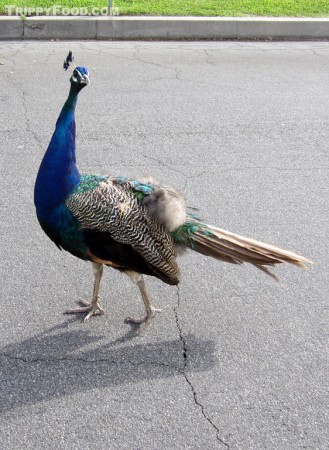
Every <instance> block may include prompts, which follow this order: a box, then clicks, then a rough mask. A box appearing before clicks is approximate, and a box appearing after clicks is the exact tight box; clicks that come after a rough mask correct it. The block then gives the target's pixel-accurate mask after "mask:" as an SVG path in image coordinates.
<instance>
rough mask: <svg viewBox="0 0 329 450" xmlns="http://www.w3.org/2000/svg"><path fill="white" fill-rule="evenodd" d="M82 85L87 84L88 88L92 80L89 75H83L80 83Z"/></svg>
mask: <svg viewBox="0 0 329 450" xmlns="http://www.w3.org/2000/svg"><path fill="white" fill-rule="evenodd" d="M80 83H81V84H85V85H86V86H88V84H90V79H89V76H88V75H83V76H82V78H81V81H80Z"/></svg>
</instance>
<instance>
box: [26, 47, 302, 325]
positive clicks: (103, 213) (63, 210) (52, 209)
mask: <svg viewBox="0 0 329 450" xmlns="http://www.w3.org/2000/svg"><path fill="white" fill-rule="evenodd" d="M69 66H70V68H71V69H72V71H73V72H72V76H71V78H70V91H69V95H68V98H67V100H66V101H65V103H64V106H63V108H62V110H61V113H60V115H59V117H58V119H57V122H56V127H55V131H54V133H53V135H52V138H51V141H50V143H49V146H48V148H47V150H46V153H45V155H44V157H43V159H42V162H41V165H40V168H39V171H38V174H37V178H36V182H35V189H34V203H35V207H36V214H37V218H38V221H39V223H40V225H41V228H42V229H43V231H44V232H45V233H46V235H47V236H48V237H49V238H50V239H51V240H52V241H53V242H54V243H55V244H56V246H57V247H58V248H59V249H63V250H66V251H68V252H70V253H71V254H72V255H74V256H76V257H77V258H80V259H82V260H85V261H90V262H91V263H92V268H93V274H94V289H93V295H92V300H91V303H90V304H89V303H85V304H84V306H82V307H79V308H74V309H68V310H67V311H66V312H67V313H87V314H86V315H85V317H84V321H87V320H88V319H89V318H90V317H92V316H93V315H96V314H104V309H103V308H102V307H101V305H100V302H99V287H100V282H101V278H102V273H103V266H104V265H105V266H109V267H112V268H113V269H117V270H119V271H121V272H123V273H125V274H126V275H128V277H129V278H130V279H131V280H132V282H133V283H135V284H136V285H137V286H138V288H139V290H140V294H141V297H142V300H143V302H144V306H145V310H146V314H145V316H143V317H141V318H133V317H128V318H127V319H126V321H128V322H134V323H137V324H144V325H143V326H146V325H147V324H148V323H149V322H150V321H151V319H152V318H153V317H154V316H155V313H156V312H157V311H161V310H159V309H156V308H155V307H154V306H153V305H152V304H151V301H150V298H149V296H148V293H147V290H146V287H145V282H144V277H143V275H151V276H154V277H157V278H159V279H160V280H162V281H163V282H164V283H167V284H169V285H177V284H178V283H179V281H180V270H179V267H178V264H177V256H178V255H179V254H180V253H181V251H182V250H184V249H190V250H193V251H195V252H198V253H201V254H203V255H206V256H211V257H213V258H216V259H218V260H221V261H226V262H228V263H233V264H242V263H243V262H248V263H250V264H252V265H254V266H255V267H256V268H258V269H261V270H262V271H264V272H266V273H267V274H269V275H270V276H272V277H273V278H276V276H275V275H274V274H273V273H271V272H270V271H269V270H268V267H267V266H273V265H275V264H280V263H290V264H293V265H295V266H298V267H302V268H306V264H307V263H310V261H309V260H308V259H306V258H304V257H302V256H299V255H297V254H295V253H292V252H290V251H287V250H283V249H281V248H278V247H275V246H273V245H269V244H264V243H261V242H258V241H256V240H252V239H249V238H245V237H243V236H239V235H237V234H234V233H231V232H228V231H225V230H223V229H220V228H216V227H213V226H210V225H207V224H206V223H203V222H202V221H201V220H199V219H198V218H197V217H196V216H195V214H191V213H189V212H187V208H186V205H185V199H184V197H183V195H182V194H181V193H179V192H178V191H177V190H176V189H174V188H172V187H170V186H167V185H164V184H161V183H159V182H158V181H157V180H155V179H153V178H151V177H150V178H141V179H139V180H137V179H134V178H128V177H123V176H104V175H96V174H94V175H92V174H89V175H85V174H80V173H79V170H78V167H77V164H76V155H75V151H76V149H75V135H76V131H75V117H74V112H75V107H76V104H77V99H78V94H79V93H80V91H81V90H82V89H83V88H84V87H85V86H87V85H89V83H90V79H89V71H88V69H87V68H85V67H82V66H78V67H75V66H74V64H73V57H72V53H71V52H70V53H69V55H68V57H67V58H66V60H65V62H64V68H65V69H67V68H68V67H69Z"/></svg>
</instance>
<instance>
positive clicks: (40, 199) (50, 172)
mask: <svg viewBox="0 0 329 450" xmlns="http://www.w3.org/2000/svg"><path fill="white" fill-rule="evenodd" d="M78 93H79V90H77V89H76V88H75V87H74V86H73V85H71V89H70V93H69V96H68V98H67V100H66V102H65V104H64V106H63V109H62V111H61V113H60V115H59V117H58V119H57V122H56V129H55V131H54V134H53V136H52V138H51V141H50V144H49V146H48V149H47V151H46V153H45V155H44V157H43V160H42V162H41V165H40V168H39V172H38V175H37V179H36V183H35V189H34V203H35V206H36V208H37V213H38V216H47V214H48V213H49V212H50V211H51V210H53V209H54V208H56V207H58V206H59V205H60V204H61V203H63V202H64V201H65V200H66V198H67V197H68V196H69V195H70V193H71V192H72V191H73V190H74V188H75V187H76V186H77V185H78V184H79V181H80V175H79V172H78V169H77V166H76V160H75V119H74V110H75V106H76V103H77V99H78Z"/></svg>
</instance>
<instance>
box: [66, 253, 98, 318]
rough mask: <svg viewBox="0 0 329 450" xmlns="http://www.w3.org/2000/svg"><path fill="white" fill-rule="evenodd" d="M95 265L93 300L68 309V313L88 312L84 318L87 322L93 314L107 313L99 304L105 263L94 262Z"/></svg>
mask: <svg viewBox="0 0 329 450" xmlns="http://www.w3.org/2000/svg"><path fill="white" fill-rule="evenodd" d="M92 265H93V273H94V277H95V280H94V291H93V298H92V300H91V303H86V302H82V303H83V304H84V305H86V306H83V307H81V308H74V309H68V310H66V311H65V312H66V314H76V313H84V312H87V313H88V314H87V315H86V317H85V318H84V319H83V321H84V322H86V321H87V320H88V319H90V317H91V316H95V315H97V314H105V311H104V309H103V308H102V307H101V306H100V304H99V295H98V293H99V285H100V282H101V278H102V274H103V264H100V263H94V262H93V263H92Z"/></svg>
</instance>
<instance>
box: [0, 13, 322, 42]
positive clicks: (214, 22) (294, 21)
mask: <svg viewBox="0 0 329 450" xmlns="http://www.w3.org/2000/svg"><path fill="white" fill-rule="evenodd" d="M22 39H43V40H47V39H59V40H77V39H78V40H83V39H91V40H120V39H121V40H147V39H157V40H180V39H186V40H199V39H205V40H220V39H259V40H268V39H269V40H270V39H273V40H275V39H277V40H329V18H316V19H314V18H271V17H252V18H251V17H247V18H242V17H141V16H138V17H134V16H125V17H118V16H117V17H114V16H113V17H108V16H106V17H105V16H93V17H83V16H73V17H72V16H36V17H28V18H27V19H25V20H22V19H21V18H20V17H16V16H9V17H7V16H0V40H22Z"/></svg>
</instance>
